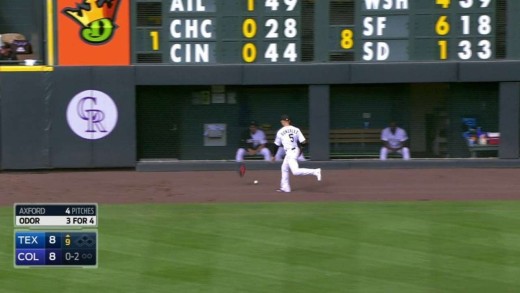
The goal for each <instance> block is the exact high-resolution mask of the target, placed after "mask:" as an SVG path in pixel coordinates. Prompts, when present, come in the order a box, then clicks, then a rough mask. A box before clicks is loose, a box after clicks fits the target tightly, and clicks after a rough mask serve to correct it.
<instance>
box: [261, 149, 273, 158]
mask: <svg viewBox="0 0 520 293" xmlns="http://www.w3.org/2000/svg"><path fill="white" fill-rule="evenodd" d="M260 153H261V154H262V155H263V156H264V160H266V161H271V151H270V150H269V149H268V148H263V149H262V150H261V151H260Z"/></svg>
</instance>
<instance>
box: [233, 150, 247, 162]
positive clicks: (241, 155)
mask: <svg viewBox="0 0 520 293" xmlns="http://www.w3.org/2000/svg"><path fill="white" fill-rule="evenodd" d="M245 155H246V150H245V149H244V148H239V149H238V150H237V153H236V155H235V160H236V161H237V162H242V161H243V160H244V156H245Z"/></svg>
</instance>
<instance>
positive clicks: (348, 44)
mask: <svg viewBox="0 0 520 293" xmlns="http://www.w3.org/2000/svg"><path fill="white" fill-rule="evenodd" d="M340 46H341V48H342V49H345V50H349V49H352V48H353V47H354V32H353V31H352V30H351V29H344V30H342V31H341V41H340Z"/></svg>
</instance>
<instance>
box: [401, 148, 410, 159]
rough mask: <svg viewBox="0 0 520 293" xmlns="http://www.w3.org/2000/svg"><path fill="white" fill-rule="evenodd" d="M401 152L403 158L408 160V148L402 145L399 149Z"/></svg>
mask: <svg viewBox="0 0 520 293" xmlns="http://www.w3.org/2000/svg"><path fill="white" fill-rule="evenodd" d="M401 154H402V155H403V159H405V160H410V149H409V148H407V147H404V148H402V149H401Z"/></svg>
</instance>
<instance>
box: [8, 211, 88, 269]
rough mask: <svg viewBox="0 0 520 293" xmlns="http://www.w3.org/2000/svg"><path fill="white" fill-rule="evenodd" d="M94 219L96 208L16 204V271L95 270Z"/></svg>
mask: <svg viewBox="0 0 520 293" xmlns="http://www.w3.org/2000/svg"><path fill="white" fill-rule="evenodd" d="M97 215H98V206H97V204H83V203H82V204H75V203H66V204H15V205H14V221H15V228H17V229H16V230H15V231H14V266H15V268H24V267H25V268H27V267H84V268H89V267H90V268H92V267H94V268H95V267H97V263H98V259H97V257H98V253H97V249H98V232H97V229H93V228H96V227H97V225H98V220H97ZM84 229H85V230H84Z"/></svg>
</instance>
